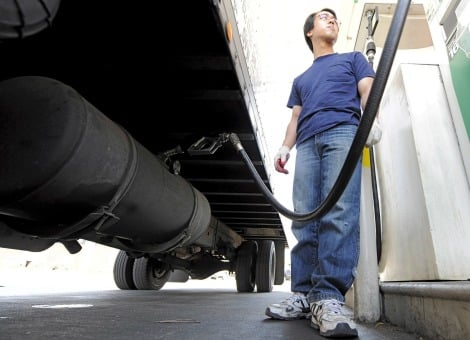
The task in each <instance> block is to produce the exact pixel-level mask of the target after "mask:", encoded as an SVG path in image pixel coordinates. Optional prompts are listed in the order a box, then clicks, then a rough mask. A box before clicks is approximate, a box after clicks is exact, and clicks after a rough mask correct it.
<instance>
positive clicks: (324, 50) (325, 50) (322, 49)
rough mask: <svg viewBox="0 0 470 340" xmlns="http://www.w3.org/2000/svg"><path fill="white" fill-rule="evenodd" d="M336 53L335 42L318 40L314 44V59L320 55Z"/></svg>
mask: <svg viewBox="0 0 470 340" xmlns="http://www.w3.org/2000/svg"><path fill="white" fill-rule="evenodd" d="M333 53H335V49H334V44H332V43H330V42H327V41H324V40H318V41H316V42H314V44H313V57H314V59H316V58H318V57H322V56H324V55H328V54H333Z"/></svg>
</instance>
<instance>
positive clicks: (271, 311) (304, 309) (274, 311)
mask: <svg viewBox="0 0 470 340" xmlns="http://www.w3.org/2000/svg"><path fill="white" fill-rule="evenodd" d="M265 314H266V315H267V316H269V317H271V318H273V319H278V320H297V319H306V318H308V317H310V308H309V305H308V301H307V297H306V296H305V295H304V294H302V293H294V294H292V295H291V296H290V297H288V298H287V299H285V300H284V301H282V302H281V303H273V304H272V305H269V306H268V307H267V308H266V312H265Z"/></svg>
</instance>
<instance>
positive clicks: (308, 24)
mask: <svg viewBox="0 0 470 340" xmlns="http://www.w3.org/2000/svg"><path fill="white" fill-rule="evenodd" d="M320 12H329V13H331V14H332V15H333V16H334V17H335V19H338V18H337V17H336V12H335V11H333V10H332V9H331V8H323V9H322V10H320V11H318V12H315V13H312V14H310V15H309V16H308V17H307V19H306V20H305V24H304V38H305V41H306V42H307V45H308V48H309V49H310V51H312V52H313V45H312V41H311V40H310V38H309V37H307V33H308V32H310V31H311V30H312V28H313V23H314V21H315V16H316V15H317V14H318V13H320Z"/></svg>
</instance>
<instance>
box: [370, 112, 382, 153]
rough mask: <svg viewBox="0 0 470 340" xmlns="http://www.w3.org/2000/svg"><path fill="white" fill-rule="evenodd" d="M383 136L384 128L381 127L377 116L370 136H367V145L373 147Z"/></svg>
mask: <svg viewBox="0 0 470 340" xmlns="http://www.w3.org/2000/svg"><path fill="white" fill-rule="evenodd" d="M381 138H382V128H381V127H380V124H379V122H378V121H377V118H376V119H374V123H373V124H372V128H371V129H370V132H369V136H367V141H366V146H367V147H369V148H370V147H371V146H372V145H375V144H377V143H378V142H380V139H381Z"/></svg>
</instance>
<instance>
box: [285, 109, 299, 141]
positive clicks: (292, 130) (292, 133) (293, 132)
mask: <svg viewBox="0 0 470 340" xmlns="http://www.w3.org/2000/svg"><path fill="white" fill-rule="evenodd" d="M300 111H302V106H299V105H295V106H294V107H293V108H292V116H291V118H290V122H289V124H288V125H287V129H286V136H285V137H284V142H283V143H282V145H285V146H288V147H289V149H292V148H293V147H294V145H295V141H296V139H297V121H298V120H299V115H300Z"/></svg>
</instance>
